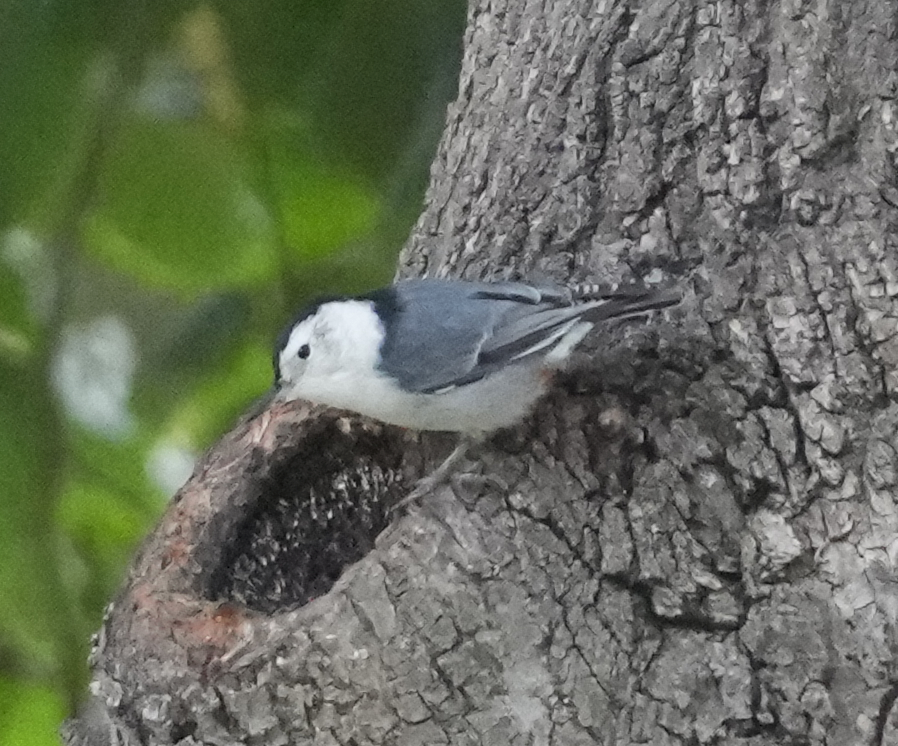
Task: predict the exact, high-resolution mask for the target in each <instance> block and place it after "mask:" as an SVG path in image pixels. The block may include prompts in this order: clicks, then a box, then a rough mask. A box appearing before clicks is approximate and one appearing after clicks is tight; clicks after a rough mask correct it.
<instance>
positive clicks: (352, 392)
mask: <svg viewBox="0 0 898 746" xmlns="http://www.w3.org/2000/svg"><path fill="white" fill-rule="evenodd" d="M382 340H383V326H382V325H381V323H380V320H379V319H378V317H377V315H376V314H375V313H374V306H373V304H372V303H371V301H358V300H344V301H332V302H330V303H323V304H322V305H321V306H320V307H319V308H318V310H317V311H316V312H315V313H314V314H313V315H312V316H310V317H308V318H306V319H303V320H302V321H301V322H300V323H299V324H297V325H296V327H295V328H294V329H293V331H292V332H291V333H290V336H289V338H288V339H287V344H286V345H284V349H283V350H281V353H280V356H279V358H278V364H279V368H280V379H279V380H278V386H279V388H280V392H279V397H280V398H282V399H286V400H290V399H307V400H309V401H312V402H317V403H319V404H329V405H331V406H333V407H341V408H344V409H355V410H357V409H358V408H357V402H356V398H357V397H359V396H364V387H365V385H366V383H367V382H368V381H370V380H371V378H372V377H376V376H379V374H378V373H377V372H376V366H377V362H378V357H379V350H380V344H381V341H382Z"/></svg>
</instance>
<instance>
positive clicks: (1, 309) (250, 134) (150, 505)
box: [0, 0, 465, 746]
mask: <svg viewBox="0 0 898 746" xmlns="http://www.w3.org/2000/svg"><path fill="white" fill-rule="evenodd" d="M464 20H465V4H464V2H463V1H462V0H449V1H448V2H447V1H446V0H423V1H422V0H256V2H252V3H248V2H238V1H237V0H231V1H227V2H226V1H224V0H222V1H221V2H201V3H191V2H186V3H185V2H183V1H180V2H174V1H173V0H129V2H125V3H122V2H120V1H118V0H117V1H115V2H113V1H112V0H0V50H2V52H0V746H32V745H35V746H36V745H38V744H39V745H41V746H43V745H44V744H55V743H57V742H58V740H57V735H56V729H57V727H58V725H59V723H60V721H61V720H62V718H63V717H65V716H66V715H67V714H68V713H69V712H70V711H71V709H72V708H73V707H74V706H76V705H77V703H78V701H79V698H80V697H81V696H82V695H83V693H84V692H85V687H86V684H87V663H86V657H87V653H88V649H89V638H90V635H91V634H92V633H93V632H94V631H95V630H96V629H97V628H98V627H99V625H100V623H101V620H102V613H103V608H104V606H105V605H106V604H107V603H108V601H109V600H110V599H111V597H112V595H113V594H114V592H115V589H116V587H117V586H118V584H119V583H120V581H121V579H122V577H123V574H124V571H125V568H126V565H127V562H128V560H129V558H130V556H131V554H132V553H133V551H134V550H135V548H136V546H137V545H138V543H139V542H140V540H141V539H142V537H143V536H144V535H145V534H146V533H147V531H149V530H150V528H151V527H152V525H153V523H154V522H155V521H156V520H157V518H158V517H159V515H160V514H161V512H162V511H163V510H164V508H165V505H166V502H167V500H168V499H169V498H170V496H171V495H172V494H173V492H174V491H175V490H176V489H177V488H178V487H179V486H180V484H181V483H182V482H183V480H184V479H185V478H186V477H187V476H188V475H189V474H190V470H191V468H192V464H193V461H194V459H195V457H196V456H197V455H198V454H199V453H200V452H201V451H202V450H203V449H204V448H206V447H207V446H208V445H210V444H211V443H212V442H214V441H215V439H216V438H217V437H218V436H219V435H220V434H221V433H223V432H224V431H226V430H227V429H228V428H229V427H230V425H231V424H232V423H233V422H234V420H235V419H236V418H237V417H238V416H239V415H240V413H241V412H243V411H244V410H245V409H246V408H247V407H248V406H249V405H250V404H251V403H252V401H253V400H254V399H255V398H256V397H258V396H259V395H260V394H262V393H263V392H264V391H265V390H266V389H267V388H268V386H269V385H270V383H271V376H272V373H271V348H272V343H273V340H274V338H275V336H276V334H277V331H278V330H279V328H280V327H281V326H282V325H283V324H284V323H285V322H286V321H287V320H288V319H289V317H290V316H291V315H292V313H293V312H294V311H295V310H296V308H297V307H299V306H301V305H303V304H304V303H305V302H307V301H308V300H309V299H310V297H311V296H314V295H317V294H320V293H326V292H357V291H362V290H365V289H368V288H371V287H375V286H377V285H380V284H384V283H387V282H389V281H390V279H391V277H392V274H393V270H394V265H395V259H396V255H397V253H398V251H399V248H400V247H401V245H402V243H403V241H404V239H405V237H406V235H407V233H408V231H409V228H410V227H411V225H412V223H413V221H414V219H415V218H416V217H417V215H418V213H419V211H420V207H421V200H422V196H423V193H424V188H425V186H426V183H427V174H428V167H429V164H430V161H431V159H432V157H433V154H434V152H435V148H436V144H437V140H438V138H439V135H440V132H441V129H442V125H443V121H444V117H445V109H446V104H447V102H448V101H449V100H450V99H451V98H453V97H454V94H455V88H456V81H457V75H458V67H459V61H460V56H461V35H462V31H463V28H464Z"/></svg>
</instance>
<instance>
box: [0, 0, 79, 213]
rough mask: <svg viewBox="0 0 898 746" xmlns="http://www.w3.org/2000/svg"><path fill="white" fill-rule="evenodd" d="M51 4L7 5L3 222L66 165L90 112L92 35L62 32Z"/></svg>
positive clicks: (0, 168) (0, 167)
mask: <svg viewBox="0 0 898 746" xmlns="http://www.w3.org/2000/svg"><path fill="white" fill-rule="evenodd" d="M48 5H49V4H47V3H34V2H27V3H26V2H15V0H13V2H9V4H8V5H6V7H4V8H3V9H2V10H0V49H2V50H3V64H2V65H0V101H2V102H3V104H2V105H0V132H2V133H3V136H2V137H0V195H3V198H2V199H0V226H2V225H6V224H8V223H9V222H11V221H12V220H14V219H22V218H23V217H25V214H26V212H27V211H28V208H29V207H30V206H31V204H32V202H33V200H35V198H36V197H37V196H38V195H39V194H41V193H42V192H43V191H45V190H46V189H47V187H48V186H49V185H50V184H51V183H52V182H53V181H55V180H56V179H57V178H58V177H59V175H60V173H61V172H62V170H64V168H65V164H67V163H70V161H71V153H70V152H67V145H70V143H71V140H72V137H73V134H74V132H73V130H75V131H79V130H80V128H78V127H74V125H75V123H76V122H77V121H78V119H79V117H80V116H81V115H83V113H84V105H83V99H84V74H85V71H86V69H87V64H88V61H89V59H90V48H89V45H88V44H87V42H86V40H85V39H84V38H83V37H81V38H79V37H78V36H77V35H75V36H73V37H61V36H60V34H59V33H58V28H57V25H56V19H55V17H54V14H53V13H52V12H51V10H50V9H49V8H48V7H47V6H48Z"/></svg>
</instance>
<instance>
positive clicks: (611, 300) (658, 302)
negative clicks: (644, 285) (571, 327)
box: [580, 288, 683, 323]
mask: <svg viewBox="0 0 898 746" xmlns="http://www.w3.org/2000/svg"><path fill="white" fill-rule="evenodd" d="M682 299H683V296H682V295H681V294H680V291H679V290H677V289H676V288H659V289H654V290H646V289H636V288H627V289H625V290H615V291H609V292H607V293H603V294H602V295H601V296H600V297H598V298H596V299H595V300H591V301H589V302H587V303H583V304H582V305H583V313H582V315H581V316H580V318H581V319H583V320H584V321H592V322H593V323H596V322H600V321H608V320H610V319H626V318H630V317H631V316H641V315H643V314H646V313H649V312H650V311H659V310H661V309H662V308H670V307H671V306H675V305H677V303H679V302H680V301H681V300H682Z"/></svg>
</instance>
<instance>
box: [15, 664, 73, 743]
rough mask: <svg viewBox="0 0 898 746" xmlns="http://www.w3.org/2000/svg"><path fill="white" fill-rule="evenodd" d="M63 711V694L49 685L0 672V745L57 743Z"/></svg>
mask: <svg viewBox="0 0 898 746" xmlns="http://www.w3.org/2000/svg"><path fill="white" fill-rule="evenodd" d="M64 715H65V705H64V702H63V700H62V697H60V696H59V693H58V692H56V691H54V690H53V689H51V688H50V687H48V686H41V685H38V684H32V683H25V682H21V681H17V680H15V679H11V678H8V677H5V676H0V746H59V736H58V734H57V730H58V728H59V724H60V723H61V722H62V718H63V717H64Z"/></svg>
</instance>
